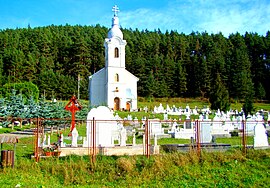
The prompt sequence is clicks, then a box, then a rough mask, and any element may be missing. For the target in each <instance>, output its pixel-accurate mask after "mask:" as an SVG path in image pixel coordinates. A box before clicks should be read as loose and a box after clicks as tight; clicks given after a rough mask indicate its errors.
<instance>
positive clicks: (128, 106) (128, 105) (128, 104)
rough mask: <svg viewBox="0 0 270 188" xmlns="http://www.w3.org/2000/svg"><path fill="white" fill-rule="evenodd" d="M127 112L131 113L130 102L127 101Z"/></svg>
mask: <svg viewBox="0 0 270 188" xmlns="http://www.w3.org/2000/svg"><path fill="white" fill-rule="evenodd" d="M126 110H127V111H130V101H127V103H126Z"/></svg>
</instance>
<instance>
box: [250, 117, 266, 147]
mask: <svg viewBox="0 0 270 188" xmlns="http://www.w3.org/2000/svg"><path fill="white" fill-rule="evenodd" d="M265 146H269V144H268V137H267V134H266V129H265V127H264V125H263V124H262V123H260V122H259V123H258V124H257V125H256V126H255V129H254V147H265Z"/></svg>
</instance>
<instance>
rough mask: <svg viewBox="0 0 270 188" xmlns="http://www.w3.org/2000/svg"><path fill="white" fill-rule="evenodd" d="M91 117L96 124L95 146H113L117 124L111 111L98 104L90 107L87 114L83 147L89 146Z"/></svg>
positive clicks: (90, 141) (90, 143)
mask: <svg viewBox="0 0 270 188" xmlns="http://www.w3.org/2000/svg"><path fill="white" fill-rule="evenodd" d="M93 118H94V120H96V121H95V125H96V146H101V147H112V146H114V132H115V131H117V129H118V125H117V121H116V119H115V117H114V116H113V113H112V112H111V111H110V109H109V108H108V107H106V106H99V107H97V108H93V109H91V111H90V112H89V113H88V115H87V124H86V140H85V141H84V143H83V146H84V147H91V145H92V140H91V135H92V126H93Z"/></svg>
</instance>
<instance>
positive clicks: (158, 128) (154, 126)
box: [149, 120, 164, 136]
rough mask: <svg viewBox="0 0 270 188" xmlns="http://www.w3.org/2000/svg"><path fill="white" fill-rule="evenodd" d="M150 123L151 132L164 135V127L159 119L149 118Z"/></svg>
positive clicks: (152, 134)
mask: <svg viewBox="0 0 270 188" xmlns="http://www.w3.org/2000/svg"><path fill="white" fill-rule="evenodd" d="M149 123H150V134H151V136H154V135H163V134H164V129H163V128H162V124H161V123H160V122H159V121H158V120H152V121H151V120H149Z"/></svg>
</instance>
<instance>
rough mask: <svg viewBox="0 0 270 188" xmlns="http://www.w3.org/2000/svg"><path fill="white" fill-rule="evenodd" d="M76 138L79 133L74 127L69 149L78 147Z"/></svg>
mask: <svg viewBox="0 0 270 188" xmlns="http://www.w3.org/2000/svg"><path fill="white" fill-rule="evenodd" d="M78 136H79V133H78V131H77V129H76V127H74V129H73V130H72V132H71V147H78Z"/></svg>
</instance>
